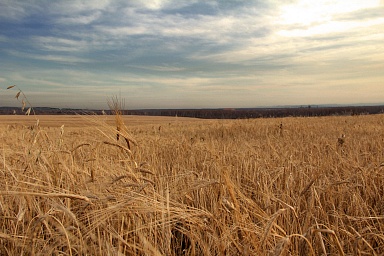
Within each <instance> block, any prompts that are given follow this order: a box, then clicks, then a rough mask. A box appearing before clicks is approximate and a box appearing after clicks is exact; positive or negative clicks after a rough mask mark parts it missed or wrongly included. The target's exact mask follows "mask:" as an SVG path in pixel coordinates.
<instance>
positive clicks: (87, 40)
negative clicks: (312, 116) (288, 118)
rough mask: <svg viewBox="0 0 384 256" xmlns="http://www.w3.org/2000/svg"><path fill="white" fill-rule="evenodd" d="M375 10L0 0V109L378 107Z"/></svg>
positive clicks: (363, 5)
mask: <svg viewBox="0 0 384 256" xmlns="http://www.w3.org/2000/svg"><path fill="white" fill-rule="evenodd" d="M383 28H384V3H383V1H380V0H365V1H361V0H351V1H341V0H339V1H331V0H319V1H311V0H299V1H272V0H270V1H268V0H266V1H258V0H239V1H203V0H189V1H186V0H148V1H123V0H103V1H84V0H78V1H64V0H58V1H36V0H32V1H22V0H14V1H7V0H5V1H0V58H1V60H2V61H1V62H0V88H2V89H0V106H16V105H17V102H16V100H15V99H14V98H13V93H14V92H10V91H9V90H4V89H5V88H6V87H7V86H9V85H12V84H17V85H18V86H19V87H20V88H22V89H23V91H24V92H25V93H26V94H27V95H28V97H29V100H30V101H31V102H33V105H35V106H49V107H75V108H107V98H108V97H111V96H113V95H121V96H122V97H124V98H125V101H126V106H127V107H128V108H204V107H257V106H271V105H307V104H337V103H338V104H353V103H384V72H383V70H384V44H383V42H384V29H383Z"/></svg>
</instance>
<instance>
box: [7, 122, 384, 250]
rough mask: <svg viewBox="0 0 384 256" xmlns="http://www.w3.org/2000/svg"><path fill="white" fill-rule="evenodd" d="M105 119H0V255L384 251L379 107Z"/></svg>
mask: <svg viewBox="0 0 384 256" xmlns="http://www.w3.org/2000/svg"><path fill="white" fill-rule="evenodd" d="M26 118H27V117H26ZM105 118H106V117H102V116H100V117H89V116H88V117H86V118H83V122H84V124H86V125H87V127H86V128H84V127H81V128H79V127H71V126H70V124H67V123H66V124H65V126H64V127H63V128H62V129H61V128H60V126H59V127H45V126H44V120H43V119H42V118H40V117H39V119H40V126H39V127H29V129H28V127H24V126H22V125H15V124H8V125H3V126H1V127H0V136H1V144H0V155H1V159H2V161H1V163H0V176H1V179H2V180H3V182H2V183H1V184H0V226H1V229H0V254H1V255H57V254H65V255H324V254H326V255H375V254H376V255H380V254H382V252H383V251H384V235H383V234H384V203H383V202H384V198H383V197H384V151H383V146H384V116H383V115H375V116H355V117H321V118H284V119H255V120H233V121H199V122H184V121H182V120H181V119H176V118H175V119H173V120H174V121H169V122H168V121H167V122H166V123H162V124H161V127H160V124H156V125H153V124H143V125H135V126H129V125H128V130H127V131H125V132H127V134H129V135H130V136H132V138H135V141H136V142H137V146H133V145H131V146H132V147H131V149H130V150H129V149H128V148H127V145H126V143H125V142H124V141H121V140H120V141H116V127H115V126H113V125H107V124H105V123H104V121H105ZM341 134H345V137H342V139H343V143H340V140H339V139H340V135H341Z"/></svg>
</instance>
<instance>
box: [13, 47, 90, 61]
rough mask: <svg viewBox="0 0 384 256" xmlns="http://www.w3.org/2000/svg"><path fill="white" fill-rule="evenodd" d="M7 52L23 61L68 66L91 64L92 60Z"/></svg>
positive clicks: (66, 56)
mask: <svg viewBox="0 0 384 256" xmlns="http://www.w3.org/2000/svg"><path fill="white" fill-rule="evenodd" d="M7 52H8V53H9V54H10V55H13V56H16V57H19V58H21V59H35V60H43V61H50V62H62V63H68V64H76V63H87V62H90V60H88V59H85V58H79V57H74V56H68V55H50V54H48V55H46V54H45V55H42V54H31V53H26V52H21V51H15V50H9V51H7Z"/></svg>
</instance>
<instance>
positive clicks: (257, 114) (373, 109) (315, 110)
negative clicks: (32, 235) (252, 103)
mask: <svg viewBox="0 0 384 256" xmlns="http://www.w3.org/2000/svg"><path fill="white" fill-rule="evenodd" d="M379 113H384V106H352V107H297V108H249V109H245V108H240V109H152V110H148V109H146V110H128V111H126V113H125V114H127V115H147V116H180V117H195V118H207V119H244V118H269V117H288V116H293V117H300V116H302V117H309V116H331V115H340V116H341V115H368V114H379Z"/></svg>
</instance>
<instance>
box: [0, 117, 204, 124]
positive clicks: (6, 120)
mask: <svg viewBox="0 0 384 256" xmlns="http://www.w3.org/2000/svg"><path fill="white" fill-rule="evenodd" d="M123 119H124V121H125V123H126V125H129V126H132V125H133V126H136V125H145V124H167V123H169V122H181V121H187V122H188V121H198V120H199V119H195V118H188V117H162V116H124V117H123ZM36 120H39V124H40V126H42V127H60V126H62V125H64V126H67V127H86V126H89V125H90V124H92V123H93V124H94V123H95V122H106V123H108V124H110V125H113V123H114V120H115V117H114V116H112V115H108V116H96V115H95V116H93V115H37V116H32V115H30V116H24V115H0V126H1V125H26V126H30V125H34V124H35V123H36Z"/></svg>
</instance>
